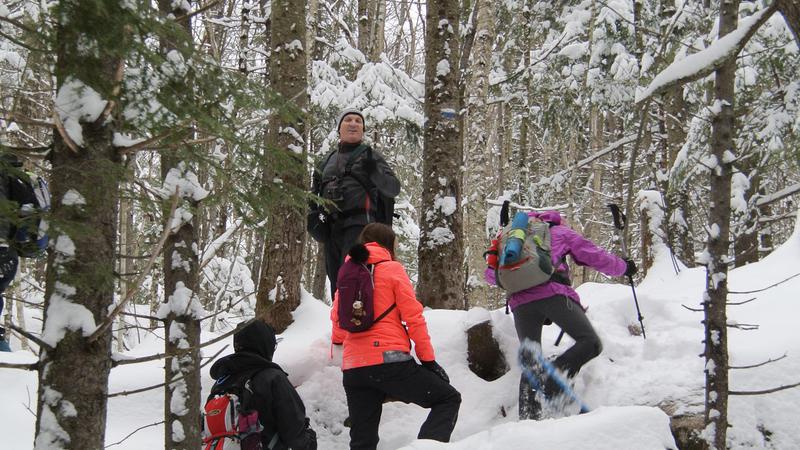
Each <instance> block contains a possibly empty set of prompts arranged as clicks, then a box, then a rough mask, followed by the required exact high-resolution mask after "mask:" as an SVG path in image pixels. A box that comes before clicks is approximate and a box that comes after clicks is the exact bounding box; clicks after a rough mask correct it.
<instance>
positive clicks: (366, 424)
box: [342, 360, 461, 450]
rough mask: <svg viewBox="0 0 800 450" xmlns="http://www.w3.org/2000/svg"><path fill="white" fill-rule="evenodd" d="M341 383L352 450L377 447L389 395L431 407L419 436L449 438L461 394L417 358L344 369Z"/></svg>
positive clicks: (438, 439)
mask: <svg viewBox="0 0 800 450" xmlns="http://www.w3.org/2000/svg"><path fill="white" fill-rule="evenodd" d="M342 384H343V385H344V391H345V394H346V395H347V409H348V410H349V412H350V420H351V426H350V449H351V450H374V449H375V448H376V447H377V446H378V440H379V438H378V425H379V424H380V421H381V412H382V410H383V401H384V399H386V398H392V399H394V400H399V401H402V402H405V403H414V404H415V405H419V406H421V407H423V408H429V409H430V410H431V411H430V413H429V414H428V418H427V419H426V420H425V422H424V423H423V424H422V427H421V428H420V430H419V434H418V435H417V438H418V439H433V440H436V441H440V442H448V441H449V440H450V434H451V433H452V432H453V428H454V427H455V426H456V419H457V418H458V409H459V407H460V406H461V394H460V393H459V392H458V391H457V390H456V389H455V388H454V387H453V386H451V385H450V384H449V383H447V382H445V381H444V380H442V379H441V378H439V377H438V376H436V375H435V374H434V373H433V372H431V371H429V370H428V369H426V368H424V367H422V366H420V365H418V364H417V363H416V362H415V361H413V360H412V361H403V362H395V363H386V364H379V365H376V366H367V367H358V368H355V369H348V370H345V371H344V372H342Z"/></svg>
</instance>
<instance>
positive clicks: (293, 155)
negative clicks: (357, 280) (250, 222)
mask: <svg viewBox="0 0 800 450" xmlns="http://www.w3.org/2000/svg"><path fill="white" fill-rule="evenodd" d="M270 21H271V23H272V29H271V41H272V47H273V53H272V59H271V61H270V64H271V67H270V86H271V88H272V89H273V90H274V91H275V92H276V93H278V94H279V95H281V96H282V97H283V99H284V100H285V101H287V102H290V103H291V104H292V105H293V106H294V107H296V108H297V112H296V113H295V114H293V116H294V117H293V118H287V117H286V116H285V115H283V114H274V115H273V116H272V117H271V118H270V123H269V132H268V136H267V145H268V146H270V147H272V150H268V155H267V160H268V162H267V165H266V166H265V167H264V178H263V180H262V182H263V183H275V182H276V180H280V182H279V184H280V185H281V186H282V187H283V186H285V187H286V189H290V188H292V187H294V188H297V189H298V190H306V186H307V182H306V178H307V175H306V170H305V161H306V152H307V150H306V144H305V142H304V141H303V138H302V136H305V135H306V133H305V124H304V122H303V119H302V118H301V117H300V116H299V114H303V113H305V109H306V103H307V98H308V95H307V94H306V88H307V86H308V74H307V72H306V50H305V48H304V45H303V44H301V43H302V42H305V40H306V4H305V2H293V1H290V0H279V1H273V2H272V13H271V19H270ZM305 220H306V219H305V204H304V203H302V202H299V201H297V200H296V199H293V198H292V197H291V196H289V195H285V196H280V197H279V198H276V199H275V202H274V204H273V205H271V207H270V210H269V215H268V221H269V222H268V225H267V229H268V231H267V237H266V241H265V245H264V257H263V258H262V260H261V274H260V280H259V283H258V292H257V294H256V317H257V318H258V319H260V320H264V321H266V322H267V323H269V324H271V325H272V326H273V327H274V328H275V331H276V332H278V333H281V332H283V331H284V330H285V329H286V327H287V326H289V324H291V323H292V314H291V313H292V311H293V310H294V309H295V308H296V307H297V306H298V305H299V304H300V279H301V276H302V273H303V270H302V268H303V246H304V243H305V239H306V227H305Z"/></svg>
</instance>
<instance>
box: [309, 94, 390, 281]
mask: <svg viewBox="0 0 800 450" xmlns="http://www.w3.org/2000/svg"><path fill="white" fill-rule="evenodd" d="M364 128H365V123H364V115H363V114H362V113H361V111H359V110H358V109H345V110H344V111H342V112H341V113H340V114H339V121H338V123H337V129H338V130H339V144H338V146H337V149H336V150H334V151H333V152H331V153H330V154H329V155H328V156H327V157H326V158H325V159H324V160H323V162H322V164H321V165H320V167H318V168H317V170H315V171H314V179H313V182H312V187H311V191H312V192H313V193H314V194H316V195H318V196H320V197H322V198H324V199H326V200H329V201H330V204H329V205H327V206H326V205H317V204H312V205H311V213H309V217H308V218H309V221H308V231H309V233H311V236H312V237H313V238H314V239H316V240H317V241H320V242H324V244H325V269H326V271H327V272H328V280H329V281H330V284H331V296H333V294H334V292H336V276H337V275H338V273H339V268H340V267H341V266H342V264H343V263H344V257H345V255H347V252H348V251H349V250H350V247H352V246H353V244H354V243H355V241H356V239H357V238H358V235H359V234H360V233H361V230H362V229H363V228H364V226H366V225H367V224H368V223H372V222H382V223H385V224H387V225H389V226H391V225H392V217H391V216H392V209H391V208H389V209H388V210H387V209H385V208H383V206H385V205H384V203H385V200H387V199H388V200H390V201H391V202H392V205H393V204H394V203H393V202H394V200H393V199H394V198H395V197H397V195H398V194H399V193H400V180H398V179H397V176H395V174H394V172H393V171H392V168H391V167H389V165H388V164H387V163H386V160H385V159H384V158H383V155H381V154H380V153H379V152H377V151H376V150H373V149H372V147H370V146H369V145H367V144H365V143H364V142H363V139H364ZM331 205H333V206H331Z"/></svg>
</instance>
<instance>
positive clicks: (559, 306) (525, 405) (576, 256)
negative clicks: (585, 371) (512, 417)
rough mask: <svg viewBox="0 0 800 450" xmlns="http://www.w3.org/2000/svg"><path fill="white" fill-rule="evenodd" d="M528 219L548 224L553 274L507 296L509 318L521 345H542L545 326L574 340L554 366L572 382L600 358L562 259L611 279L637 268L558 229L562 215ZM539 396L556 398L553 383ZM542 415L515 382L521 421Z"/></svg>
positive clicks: (529, 392) (490, 278)
mask: <svg viewBox="0 0 800 450" xmlns="http://www.w3.org/2000/svg"><path fill="white" fill-rule="evenodd" d="M528 215H529V216H530V217H537V218H539V219H540V220H542V221H544V222H547V223H549V224H550V237H551V257H552V261H553V265H554V267H556V273H555V274H554V275H553V277H552V278H551V279H550V281H548V282H546V283H544V284H540V285H538V286H534V287H531V288H528V289H525V290H523V291H520V292H517V293H514V294H512V295H511V297H510V298H509V300H508V305H509V306H510V308H511V311H512V312H513V313H514V326H515V328H516V329H517V336H518V338H519V341H520V343H522V342H523V341H525V339H529V340H531V341H533V342H535V343H537V344H539V345H541V341H542V326H543V325H544V323H545V321H546V320H550V321H552V322H553V323H555V324H556V325H558V326H559V327H561V329H562V330H564V332H565V333H566V334H568V335H569V336H570V337H571V338H572V339H574V340H575V344H574V345H573V346H572V347H570V348H568V349H567V350H566V351H565V352H564V353H562V354H561V355H559V356H558V357H557V358H556V359H555V361H553V364H554V365H555V366H556V368H558V369H559V370H561V371H563V372H564V373H565V374H566V375H567V377H569V378H572V377H574V376H575V375H576V374H577V373H578V371H579V370H580V369H581V367H582V366H583V365H584V364H586V363H587V362H589V361H590V360H591V359H592V358H594V357H596V356H597V355H599V354H600V351H601V350H602V345H601V343H600V338H599V337H598V336H597V332H595V330H594V327H592V324H591V323H590V322H589V319H588V318H587V317H586V313H585V312H584V308H583V306H581V303H580V296H579V295H578V293H577V292H575V290H574V289H572V286H571V282H570V278H569V266H568V265H567V264H566V263H565V261H566V257H567V255H569V256H571V257H572V259H573V261H574V262H575V263H576V264H578V265H580V266H587V267H591V268H593V269H595V270H598V271H600V272H602V273H604V274H606V275H610V276H622V275H631V276H632V275H634V274H635V273H636V264H635V263H634V262H633V261H631V260H626V259H622V258H619V257H617V256H615V255H613V254H611V253H609V252H607V251H605V250H603V249H602V248H600V247H598V246H597V245H596V244H595V243H594V242H592V241H590V240H589V239H586V238H585V237H583V236H582V235H581V234H579V233H578V232H576V231H575V230H573V229H572V228H569V227H568V226H566V225H563V224H562V223H561V214H559V213H558V212H557V211H544V212H535V211H534V212H530V213H528ZM485 276H486V281H487V282H488V283H490V284H496V279H495V271H494V269H491V268H487V269H486V272H485ZM544 390H545V392H544V394H545V396H550V395H553V394H555V393H557V392H558V388H557V387H556V386H555V383H553V382H550V383H546V384H545V389H544ZM541 409H542V407H541V404H540V403H539V401H538V400H537V399H536V392H535V391H534V389H533V388H532V387H531V385H530V384H529V383H528V381H527V380H526V379H525V377H524V376H522V377H520V383H519V418H520V420H523V419H534V420H538V419H539V418H540V415H541Z"/></svg>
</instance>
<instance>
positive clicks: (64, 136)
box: [53, 108, 80, 155]
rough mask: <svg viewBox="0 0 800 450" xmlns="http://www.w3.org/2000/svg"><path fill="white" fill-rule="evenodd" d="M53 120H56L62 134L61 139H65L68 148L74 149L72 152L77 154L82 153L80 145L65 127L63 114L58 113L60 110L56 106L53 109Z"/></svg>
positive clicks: (57, 128)
mask: <svg viewBox="0 0 800 450" xmlns="http://www.w3.org/2000/svg"><path fill="white" fill-rule="evenodd" d="M53 121H54V122H55V125H56V130H58V134H59V135H61V139H63V140H64V144H66V146H67V148H69V149H70V150H72V152H73V153H75V154H76V155H78V154H80V150H78V145H77V144H75V141H73V140H72V138H71V137H69V135H68V134H67V130H65V129H64V122H62V121H61V116H59V115H58V110H56V109H55V108H54V109H53Z"/></svg>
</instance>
